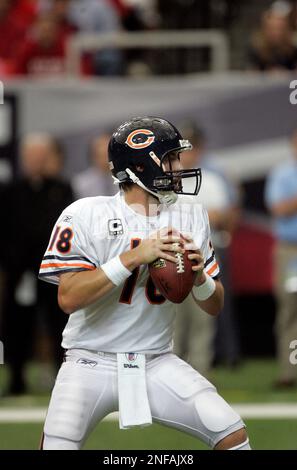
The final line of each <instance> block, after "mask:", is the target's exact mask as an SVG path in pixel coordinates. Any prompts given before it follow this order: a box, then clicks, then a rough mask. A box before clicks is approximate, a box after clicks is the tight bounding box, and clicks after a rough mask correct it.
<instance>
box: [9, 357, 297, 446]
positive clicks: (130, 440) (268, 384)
mask: <svg viewBox="0 0 297 470" xmlns="http://www.w3.org/2000/svg"><path fill="white" fill-rule="evenodd" d="M0 373H1V377H0V387H1V388H2V390H3V389H5V384H6V381H7V370H5V369H4V368H2V367H1V371H0ZM39 374H40V367H36V366H35V365H32V366H31V367H30V368H29V371H28V376H29V383H30V394H29V395H26V396H21V397H2V398H1V399H0V412H1V409H3V410H5V409H7V408H8V407H9V408H15V409H18V408H20V409H21V408H22V409H25V410H29V409H34V408H36V407H40V406H42V407H44V406H47V404H48V399H49V395H48V392H47V391H46V390H44V389H43V390H42V389H41V388H40V381H39ZM275 378H276V366H275V362H274V361H273V360H252V361H247V362H245V363H244V364H242V366H241V367H239V368H237V369H232V370H230V369H228V368H223V367H220V368H217V369H215V370H214V371H213V374H212V377H211V380H212V381H213V383H214V384H215V385H216V386H217V388H218V390H219V392H220V393H221V395H222V396H223V397H224V398H225V399H226V400H227V401H228V402H230V403H250V404H253V403H265V404H269V403H280V404H281V403H283V404H285V403H287V404H294V403H297V390H296V389H295V390H294V389H293V390H290V391H285V392H284V391H282V392H279V391H275V390H274V389H273V387H272V384H273V381H274V379H275ZM276 407H277V405H276ZM245 422H246V424H247V427H248V431H249V436H250V441H251V445H252V447H253V448H254V449H297V418H296V419H289V418H287V419H285V418H283V417H282V416H280V417H279V419H275V418H273V419H267V418H259V419H245ZM41 431H42V423H26V422H25V423H11V422H10V423H6V422H0V449H36V448H37V447H38V443H39V438H40V435H41ZM85 448H86V449H148V450H152V449H168V450H169V449H176V450H179V449H206V446H204V445H203V444H201V443H199V441H197V440H196V439H194V438H193V437H191V436H188V435H186V434H184V433H181V432H179V431H175V430H173V429H169V428H165V427H162V426H159V425H153V426H150V427H148V428H145V429H135V430H129V431H120V430H119V428H118V424H117V423H116V422H110V421H107V422H102V423H100V424H99V425H98V427H97V428H96V430H95V431H94V432H93V434H92V435H91V436H90V438H89V440H88V441H87V443H86V446H85Z"/></svg>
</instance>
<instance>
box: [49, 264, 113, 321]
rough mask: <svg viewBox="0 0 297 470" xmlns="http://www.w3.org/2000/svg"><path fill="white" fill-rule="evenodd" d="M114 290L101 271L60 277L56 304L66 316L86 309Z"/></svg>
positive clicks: (96, 270)
mask: <svg viewBox="0 0 297 470" xmlns="http://www.w3.org/2000/svg"><path fill="white" fill-rule="evenodd" d="M113 288H114V284H113V283H112V282H111V280H110V279H109V278H108V277H107V276H106V274H105V273H104V271H103V270H102V269H100V268H99V269H95V270H94V271H82V272H78V273H71V274H70V273H69V274H64V275H63V276H61V280H60V285H59V290H58V302H59V306H60V308H61V309H62V310H63V311H64V312H65V313H68V314H71V313H74V312H76V311H77V310H79V309H81V308H84V307H87V306H88V305H91V304H92V303H94V302H96V301H97V300H99V299H100V298H101V297H102V296H103V295H105V294H107V293H108V292H109V291H110V290H111V289H113Z"/></svg>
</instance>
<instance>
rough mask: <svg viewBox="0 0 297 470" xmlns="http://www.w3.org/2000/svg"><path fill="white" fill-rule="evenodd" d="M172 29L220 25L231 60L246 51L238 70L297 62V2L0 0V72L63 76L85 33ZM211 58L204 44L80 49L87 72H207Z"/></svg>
mask: <svg viewBox="0 0 297 470" xmlns="http://www.w3.org/2000/svg"><path fill="white" fill-rule="evenodd" d="M249 4H250V7H251V6H252V5H254V6H255V11H256V13H254V12H253V10H251V11H249V10H247V8H248V5H249ZM261 4H262V7H261ZM256 5H257V8H256ZM255 15H256V18H255V17H254V16H255ZM245 17H249V18H250V23H251V24H249V25H248V31H247V36H246V30H244V29H243V30H242V33H241V34H236V30H238V29H239V28H241V27H242V28H243V26H244V20H245ZM255 25H257V26H256V29H255V31H253V29H254V28H255ZM170 29H179V30H182V29H193V30H195V29H196V30H198V29H204V30H205V29H220V30H222V31H223V32H225V33H226V35H227V38H228V42H229V47H230V49H231V58H232V57H234V56H235V55H236V50H238V48H239V49H241V55H242V56H243V59H242V61H241V64H238V63H236V61H235V63H234V64H233V68H238V67H239V68H244V69H250V70H258V71H272V72H275V71H279V70H289V71H292V70H296V67H297V47H296V30H297V2H296V0H287V1H284V0H278V1H274V2H270V4H268V2H266V0H265V1H264V2H257V3H255V1H254V0H253V1H252V2H234V1H233V0H216V1H214V0H207V1H206V0H170V1H169V0H162V1H161V0H0V77H5V78H9V77H15V76H23V75H31V76H38V77H52V76H61V75H63V74H65V72H66V59H65V58H66V53H67V43H68V40H69V38H70V37H73V36H74V35H76V34H78V33H79V32H83V33H101V34H105V33H118V32H121V31H130V32H134V31H154V30H170ZM246 37H248V38H249V39H248V40H246ZM162 54H163V55H162ZM208 63H209V54H208V51H207V50H204V49H202V50H200V51H198V52H197V51H196V53H195V55H193V51H186V50H185V51H184V52H183V54H181V51H180V50H176V51H175V52H174V53H173V52H172V51H168V50H167V51H166V50H165V52H164V53H163V52H162V53H161V52H160V51H155V52H151V53H149V52H148V50H146V51H144V50H141V51H136V50H134V51H133V50H128V51H123V50H115V49H105V50H102V51H100V52H99V51H98V52H94V53H91V52H88V51H86V52H84V53H83V54H82V57H81V74H82V75H100V76H110V75H137V74H138V75H139V74H140V75H143V74H155V73H162V74H165V73H183V72H195V71H196V72H197V71H198V72H199V71H201V70H207V64H208ZM231 67H232V64H231Z"/></svg>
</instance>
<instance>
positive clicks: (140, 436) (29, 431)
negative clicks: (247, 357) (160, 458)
mask: <svg viewBox="0 0 297 470" xmlns="http://www.w3.org/2000/svg"><path fill="white" fill-rule="evenodd" d="M245 421H246V424H247V427H248V431H249V435H250V442H251V445H252V447H253V448H254V449H258V450H259V449H274V450H276V449H295V450H297V438H296V437H297V420H296V421H293V420H282V419H279V420H245ZM41 432H42V424H41V423H40V424H39V423H20V424H12V423H8V424H7V423H1V424H0V449H37V448H38V444H39V439H40V435H41ZM85 449H108V450H109V449H111V450H123V449H127V450H130V449H134V450H138V449H145V450H152V449H155V450H157V449H168V450H173V449H175V450H182V449H183V450H185V449H192V450H193V449H207V447H206V446H205V445H203V444H201V443H200V442H199V441H198V440H196V439H194V438H193V437H191V436H188V435H186V434H184V433H181V432H179V431H175V430H173V429H169V428H165V427H163V426H159V425H157V424H154V425H153V426H150V427H148V428H145V429H141V430H139V429H134V430H128V431H120V430H119V427H118V424H117V423H113V422H103V423H101V424H99V425H98V427H97V428H96V429H95V431H94V432H93V434H92V435H91V436H90V437H89V439H88V441H87V443H86V445H85Z"/></svg>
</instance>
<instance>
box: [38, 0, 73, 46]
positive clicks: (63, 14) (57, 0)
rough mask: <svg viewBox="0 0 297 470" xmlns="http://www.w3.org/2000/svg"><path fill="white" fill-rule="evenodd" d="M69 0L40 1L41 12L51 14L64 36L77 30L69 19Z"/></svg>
mask: <svg viewBox="0 0 297 470" xmlns="http://www.w3.org/2000/svg"><path fill="white" fill-rule="evenodd" d="M70 3H71V0H41V3H40V9H41V11H42V12H46V13H51V14H52V15H53V17H54V18H55V19H56V21H57V22H58V24H59V28H60V33H61V34H62V35H64V36H66V37H67V36H68V35H69V34H72V33H75V32H76V31H77V28H76V27H75V26H74V24H72V23H71V21H70V19H69V15H70Z"/></svg>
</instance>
